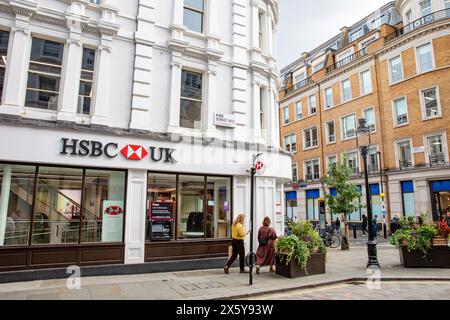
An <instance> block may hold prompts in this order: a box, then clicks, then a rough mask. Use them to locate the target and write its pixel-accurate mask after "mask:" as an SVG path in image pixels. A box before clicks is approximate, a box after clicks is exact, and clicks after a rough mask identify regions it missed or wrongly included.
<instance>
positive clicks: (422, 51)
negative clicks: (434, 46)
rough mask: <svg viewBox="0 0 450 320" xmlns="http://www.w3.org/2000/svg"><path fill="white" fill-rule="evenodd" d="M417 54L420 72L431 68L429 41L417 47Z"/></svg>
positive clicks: (431, 59)
mask: <svg viewBox="0 0 450 320" xmlns="http://www.w3.org/2000/svg"><path fill="white" fill-rule="evenodd" d="M417 54H418V56H419V69H420V72H426V71H429V70H432V69H433V56H432V51H431V43H427V44H425V45H423V46H420V47H418V48H417Z"/></svg>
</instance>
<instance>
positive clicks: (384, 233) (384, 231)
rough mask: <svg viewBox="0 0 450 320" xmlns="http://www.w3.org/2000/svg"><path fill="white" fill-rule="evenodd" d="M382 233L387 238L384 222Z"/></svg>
mask: <svg viewBox="0 0 450 320" xmlns="http://www.w3.org/2000/svg"><path fill="white" fill-rule="evenodd" d="M383 235H384V238H385V239H387V228H386V223H383Z"/></svg>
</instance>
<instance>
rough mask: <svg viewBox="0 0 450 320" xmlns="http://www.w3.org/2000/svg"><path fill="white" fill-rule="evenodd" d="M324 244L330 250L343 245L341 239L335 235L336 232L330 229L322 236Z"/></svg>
mask: <svg viewBox="0 0 450 320" xmlns="http://www.w3.org/2000/svg"><path fill="white" fill-rule="evenodd" d="M322 240H323V243H324V244H325V246H326V247H330V248H333V249H334V248H338V247H339V246H340V245H341V238H340V237H339V236H338V235H337V234H335V233H334V230H331V229H329V228H327V229H325V232H324V233H323V235H322Z"/></svg>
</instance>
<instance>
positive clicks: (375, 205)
mask: <svg viewBox="0 0 450 320" xmlns="http://www.w3.org/2000/svg"><path fill="white" fill-rule="evenodd" d="M370 196H371V202H372V215H373V217H375V216H378V221H380V219H381V197H380V185H379V184H378V183H376V184H371V185H370Z"/></svg>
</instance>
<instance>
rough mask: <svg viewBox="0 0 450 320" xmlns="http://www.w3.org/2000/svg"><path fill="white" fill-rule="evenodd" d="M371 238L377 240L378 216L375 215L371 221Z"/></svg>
mask: <svg viewBox="0 0 450 320" xmlns="http://www.w3.org/2000/svg"><path fill="white" fill-rule="evenodd" d="M372 228H373V236H374V237H375V238H378V216H377V215H375V216H374V217H373V220H372Z"/></svg>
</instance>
